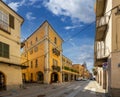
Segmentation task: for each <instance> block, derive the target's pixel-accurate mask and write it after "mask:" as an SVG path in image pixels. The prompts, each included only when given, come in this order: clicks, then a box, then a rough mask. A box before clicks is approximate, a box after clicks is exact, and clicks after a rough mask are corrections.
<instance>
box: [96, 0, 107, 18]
mask: <svg viewBox="0 0 120 97" xmlns="http://www.w3.org/2000/svg"><path fill="white" fill-rule="evenodd" d="M106 2H107V0H96V9H95V10H96V16H97V17H101V16H103V14H104V10H105V5H106Z"/></svg>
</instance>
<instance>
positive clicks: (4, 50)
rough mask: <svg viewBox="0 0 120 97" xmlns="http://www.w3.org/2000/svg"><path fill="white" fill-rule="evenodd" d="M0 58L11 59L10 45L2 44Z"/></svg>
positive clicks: (0, 44) (0, 43)
mask: <svg viewBox="0 0 120 97" xmlns="http://www.w3.org/2000/svg"><path fill="white" fill-rule="evenodd" d="M0 57H4V58H9V45H8V44H6V43H2V42H0Z"/></svg>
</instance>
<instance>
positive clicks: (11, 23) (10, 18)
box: [9, 14, 14, 29]
mask: <svg viewBox="0 0 120 97" xmlns="http://www.w3.org/2000/svg"><path fill="white" fill-rule="evenodd" d="M9 26H10V27H11V28H13V29H14V17H13V16H12V15H11V14H9Z"/></svg>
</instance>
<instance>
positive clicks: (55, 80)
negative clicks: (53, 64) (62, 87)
mask: <svg viewBox="0 0 120 97" xmlns="http://www.w3.org/2000/svg"><path fill="white" fill-rule="evenodd" d="M51 82H52V83H56V82H58V74H57V73H56V72H53V73H52V74H51Z"/></svg>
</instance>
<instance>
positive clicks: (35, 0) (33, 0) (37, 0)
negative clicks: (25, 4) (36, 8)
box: [29, 0, 40, 5]
mask: <svg viewBox="0 0 120 97" xmlns="http://www.w3.org/2000/svg"><path fill="white" fill-rule="evenodd" d="M39 1H40V0H29V2H30V5H33V4H35V3H36V2H39Z"/></svg>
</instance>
